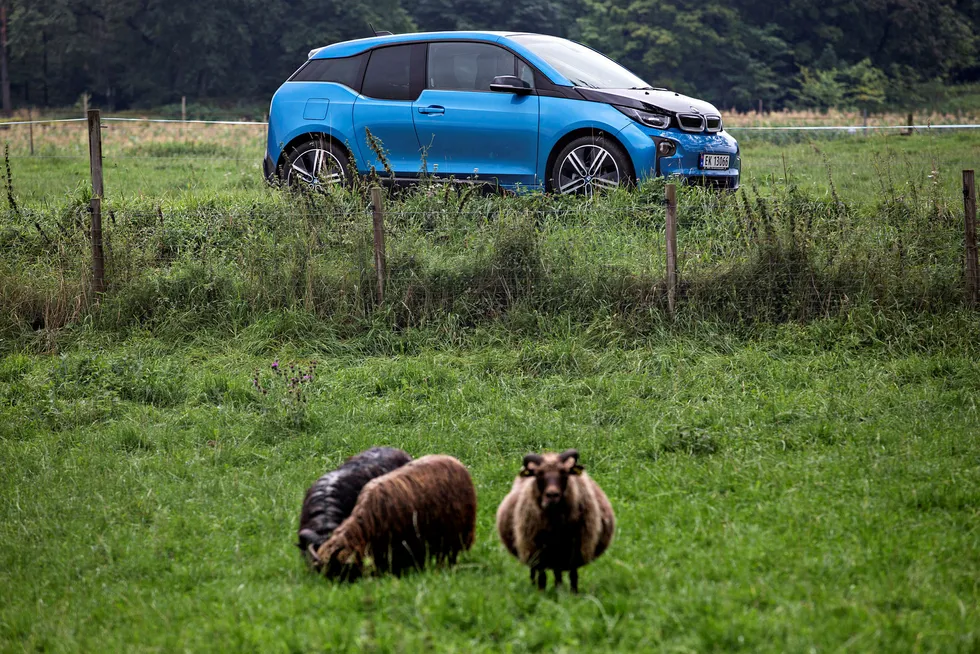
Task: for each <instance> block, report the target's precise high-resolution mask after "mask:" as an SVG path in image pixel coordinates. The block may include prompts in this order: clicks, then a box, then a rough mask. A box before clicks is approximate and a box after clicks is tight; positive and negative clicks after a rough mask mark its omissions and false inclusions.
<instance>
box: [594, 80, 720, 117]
mask: <svg viewBox="0 0 980 654" xmlns="http://www.w3.org/2000/svg"><path fill="white" fill-rule="evenodd" d="M576 90H577V91H578V92H579V93H580V94H581V95H582V96H583V97H584V98H585V99H586V100H592V101H594V102H607V103H609V104H618V105H622V106H626V107H632V108H634V109H643V110H644V111H658V110H659V111H660V112H667V113H672V114H685V113H693V114H701V115H715V116H720V115H721V112H720V111H718V109H717V108H715V106H714V105H713V104H711V103H710V102H705V101H704V100H698V99H697V98H692V97H689V96H686V95H681V94H680V93H675V92H674V91H667V90H666V89H590V88H584V87H576Z"/></svg>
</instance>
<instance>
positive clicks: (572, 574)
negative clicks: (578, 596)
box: [568, 568, 578, 593]
mask: <svg viewBox="0 0 980 654" xmlns="http://www.w3.org/2000/svg"><path fill="white" fill-rule="evenodd" d="M568 584H569V585H570V586H571V587H572V592H573V593H577V592H578V568H572V569H571V570H569V571H568Z"/></svg>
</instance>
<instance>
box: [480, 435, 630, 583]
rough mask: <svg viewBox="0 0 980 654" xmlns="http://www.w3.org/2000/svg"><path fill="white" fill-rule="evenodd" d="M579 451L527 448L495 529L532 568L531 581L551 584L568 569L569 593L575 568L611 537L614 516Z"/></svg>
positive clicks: (598, 552) (602, 549) (593, 556)
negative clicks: (531, 450) (537, 451)
mask: <svg viewBox="0 0 980 654" xmlns="http://www.w3.org/2000/svg"><path fill="white" fill-rule="evenodd" d="M578 456H579V455H578V451H576V450H565V451H564V452H562V453H561V454H553V453H545V454H528V455H527V456H525V457H524V466H523V467H522V468H521V471H520V474H519V475H518V477H517V479H515V480H514V484H513V486H512V487H511V490H510V493H508V494H507V497H505V498H504V501H503V502H501V503H500V507H499V508H498V509H497V533H498V534H499V535H500V540H501V541H503V543H504V546H505V547H506V548H507V550H508V551H509V552H510V553H511V554H513V555H514V556H515V557H517V559H518V560H519V561H520V562H521V563H524V564H525V565H527V566H529V567H530V568H531V582H532V583H534V581H535V578H536V579H537V583H538V588H540V589H542V590H543V589H544V588H545V587H546V586H547V584H548V580H547V576H546V574H547V571H548V570H549V569H550V570H553V571H554V574H555V586H556V587H558V586H560V585H561V575H562V571H563V570H568V576H569V582H570V584H571V589H572V592H573V593H577V592H578V569H579V568H580V567H582V566H584V565H586V564H587V563H589V562H591V561H593V560H594V559H596V558H598V557H599V555H601V554H602V553H603V552H605V551H606V549H607V548H608V547H609V544H610V543H611V542H612V538H613V531H614V530H615V526H616V524H615V520H616V519H615V516H614V515H613V510H612V505H611V504H609V499H608V498H607V497H606V494H605V493H603V492H602V489H601V488H599V485H598V484H597V483H596V482H595V481H593V480H592V479H591V478H590V477H589V475H588V474H586V472H585V470H584V468H583V467H582V465H581V464H580V463H579V461H578Z"/></svg>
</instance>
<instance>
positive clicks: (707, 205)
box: [0, 125, 980, 652]
mask: <svg viewBox="0 0 980 654" xmlns="http://www.w3.org/2000/svg"><path fill="white" fill-rule="evenodd" d="M58 129H64V130H66V131H64V132H56V131H54V128H52V130H53V131H52V132H51V133H50V134H49V136H51V139H50V142H49V144H48V145H47V146H45V147H47V148H48V149H47V150H43V149H41V148H40V147H39V148H38V152H39V154H41V155H44V156H36V157H34V158H30V157H28V156H26V155H25V154H24V152H23V150H22V149H21V148H22V147H23V143H22V142H17V143H14V142H12V143H11V155H12V156H11V166H12V170H11V174H12V179H13V185H12V195H13V197H14V202H15V204H16V205H17V209H14V208H13V207H10V206H8V207H7V209H6V211H5V212H4V223H3V225H2V228H0V470H2V474H0V498H2V501H0V651H41V650H44V651H92V650H98V651H103V650H105V651H119V650H126V651H130V650H134V651H174V650H188V651H295V652H300V651H304V652H305V651H378V652H416V651H419V650H421V649H423V648H425V649H428V650H432V651H457V652H480V651H487V652H491V651H512V652H525V651H560V652H572V651H596V652H603V651H610V652H612V651H633V652H645V651H671V652H694V651H697V652H705V651H745V652H784V651H793V652H796V651H800V652H804V651H805V652H810V651H815V652H857V651H868V652H884V651H887V652H892V651H932V652H977V651H980V530H978V527H977V526H978V525H980V520H978V518H980V415H978V407H977V404H978V398H980V363H978V361H980V341H978V340H977V334H980V313H977V312H976V311H973V310H967V309H964V308H962V306H961V298H962V279H961V272H960V271H961V266H962V198H961V196H960V194H959V189H958V182H959V170H960V169H961V168H964V167H975V166H974V164H975V163H976V162H978V160H980V140H978V137H977V136H973V133H972V132H964V133H958V134H948V135H941V136H937V135H932V134H921V135H916V136H912V137H899V136H895V137H891V136H889V137H868V138H860V137H859V138H854V137H846V138H835V139H821V140H817V141H812V142H790V141H785V140H784V142H780V141H779V140H764V139H752V138H749V139H746V140H745V141H744V148H743V159H744V161H745V174H746V185H745V188H744V190H743V191H742V192H740V193H738V194H735V195H731V196H729V195H722V196H718V195H715V194H711V193H703V192H701V191H698V190H696V189H682V191H681V193H680V215H681V227H680V233H679V242H680V248H681V265H682V281H683V286H682V293H681V298H680V306H679V309H678V313H677V316H676V317H675V318H674V319H671V318H670V317H669V316H668V315H667V314H666V305H665V300H664V286H663V263H664V242H663V234H662V232H663V206H662V204H661V201H660V200H661V198H662V196H663V195H662V194H663V189H662V186H661V185H659V184H658V183H653V184H648V185H644V186H643V187H641V188H640V189H639V190H637V191H635V192H632V193H626V192H617V193H614V194H611V195H609V196H607V197H603V198H601V199H599V200H596V201H587V200H575V199H571V200H569V199H556V198H545V197H540V196H530V197H516V198H480V197H476V196H474V195H472V194H469V193H467V192H465V191H460V190H454V189H451V188H450V189H442V188H441V187H435V188H430V187H423V188H420V189H417V190H415V191H412V192H410V193H407V194H404V195H401V196H396V197H388V198H387V199H386V207H387V209H388V214H387V219H388V229H389V241H388V261H389V266H390V269H389V270H390V272H391V278H390V279H389V282H388V289H387V290H388V296H387V297H388V299H387V301H386V303H385V304H384V305H382V306H380V307H376V306H375V305H374V302H373V299H372V295H373V283H374V278H373V277H372V272H371V264H370V261H371V258H370V257H371V253H370V232H369V214H368V212H367V211H366V207H367V203H366V198H365V197H364V195H363V191H362V190H356V189H355V190H354V191H351V192H338V193H334V194H331V195H329V196H327V197H324V198H304V197H295V196H289V195H286V194H283V193H281V192H279V191H274V190H271V189H268V188H267V187H266V186H265V185H264V184H263V183H262V182H261V179H260V176H259V174H260V171H259V158H260V154H261V130H259V131H258V132H257V134H256V136H255V140H252V137H248V138H246V137H243V136H242V132H232V131H228V132H227V133H222V132H220V131H201V132H197V133H193V134H191V135H190V136H188V135H186V134H185V135H184V136H176V137H175V136H174V135H173V134H172V133H171V132H170V131H168V130H171V129H173V128H162V127H154V128H153V129H156V130H158V131H157V133H155V135H154V133H153V132H152V131H150V132H146V131H145V128H144V131H143V132H140V131H138V129H139V128H136V127H129V126H122V127H120V128H119V129H117V128H116V126H115V125H113V126H111V127H110V129H109V130H107V137H106V154H107V159H106V162H107V171H106V188H107V195H108V199H107V211H106V218H105V223H106V225H105V227H106V240H107V244H108V246H107V253H108V262H109V265H108V267H107V273H108V275H109V290H108V292H107V294H106V296H105V297H104V298H102V299H101V302H100V303H99V304H98V305H96V304H95V303H94V302H93V298H92V297H91V296H90V294H88V292H87V290H86V289H87V285H88V279H89V277H88V273H87V270H88V263H89V262H88V255H87V252H88V250H87V247H88V243H87V241H86V238H85V235H84V226H85V213H84V210H83V206H84V202H85V198H86V191H85V184H86V180H87V166H88V164H87V161H86V160H85V159H84V155H83V153H84V149H79V148H84V142H81V143H75V142H74V141H71V139H73V138H75V137H74V136H71V133H70V132H68V131H67V129H68V128H60V127H59V128H58ZM180 129H186V130H187V132H188V133H189V134H190V130H191V129H193V128H189V127H188V128H183V127H182V126H181V127H180ZM247 129H253V128H247ZM127 130H129V131H127ZM57 134H60V136H57V137H56V136H55V135H57ZM72 148H75V150H73V149H72ZM64 156H68V157H79V158H67V159H61V158H56V157H64ZM114 157H115V158H116V159H114ZM784 161H785V162H786V164H785V168H784ZM787 178H788V179H787ZM274 360H279V361H280V362H282V364H283V365H289V364H291V363H295V364H297V365H303V364H306V363H308V362H310V361H313V360H316V361H317V362H318V371H319V372H318V375H317V376H316V378H315V379H314V380H313V381H312V382H311V383H310V384H308V385H307V387H306V389H305V393H306V396H307V398H308V400H309V401H308V402H307V403H301V404H297V403H296V402H294V401H291V400H290V399H289V397H288V396H286V395H285V394H284V393H281V392H280V391H279V390H275V389H274V390H273V391H272V392H271V393H270V394H269V395H268V396H262V395H259V394H258V393H256V392H255V391H254V390H253V388H252V386H251V379H252V378H253V376H254V375H256V374H259V375H261V376H264V377H271V373H270V369H269V367H270V365H271V363H272V361H274ZM382 444H388V445H395V446H398V447H402V448H404V449H406V450H407V451H409V452H410V453H411V454H413V455H415V456H420V455H423V454H426V453H433V452H444V453H449V454H452V455H454V456H457V457H458V458H459V459H460V460H462V461H463V462H464V463H465V464H466V465H467V466H468V467H469V468H470V470H471V473H472V475H473V478H474V482H475V483H476V486H477V492H478V500H479V513H478V533H477V542H476V545H475V546H474V548H473V549H472V550H471V551H470V552H468V553H467V554H465V555H464V556H463V557H462V559H461V563H460V565H459V566H457V567H456V568H453V569H439V570H427V571H425V572H422V573H416V574H410V575H407V576H405V577H403V578H400V579H396V578H369V579H365V580H362V581H360V582H357V583H355V584H349V585H344V584H334V583H331V582H327V581H325V580H323V579H319V578H316V577H313V576H312V575H310V574H309V573H308V572H307V571H306V570H305V568H304V565H303V563H302V561H301V558H300V556H299V553H298V551H297V550H296V548H295V547H294V545H293V542H294V541H295V530H296V524H297V520H298V516H299V508H300V503H301V500H302V496H303V493H304V492H305V490H306V488H307V487H308V485H309V484H310V483H311V482H312V481H313V480H314V479H315V478H316V477H318V476H319V475H320V474H322V473H323V472H324V471H325V470H327V469H329V468H332V467H334V466H336V465H337V464H339V463H340V462H341V461H342V460H343V459H344V458H345V457H347V456H349V455H351V454H353V453H356V452H358V451H360V450H362V449H364V448H367V447H370V446H373V445H382ZM566 447H576V448H578V449H579V450H580V451H581V453H582V462H583V463H584V465H585V466H586V468H587V469H588V470H589V472H590V474H591V475H592V476H593V477H594V478H595V479H596V480H597V481H598V482H599V483H600V484H601V485H602V487H603V488H604V489H605V491H606V492H607V494H608V495H609V497H610V500H611V501H612V504H613V507H614V509H615V510H616V513H617V517H618V529H617V535H616V539H615V540H614V542H613V544H612V546H611V548H610V550H609V551H608V552H607V553H606V554H605V555H604V556H603V557H601V558H600V559H599V560H598V561H596V562H595V563H593V564H591V565H590V566H588V567H586V568H585V569H583V570H582V576H581V581H580V589H581V594H580V595H578V596H573V595H571V594H569V593H568V592H567V590H562V591H555V590H553V589H549V590H547V591H545V592H543V593H540V592H537V591H536V590H533V589H532V587H531V585H530V583H529V582H528V575H527V572H526V569H524V568H522V567H521V566H520V565H519V564H518V563H517V562H516V561H514V560H513V559H511V558H510V557H509V556H508V555H507V554H506V553H505V551H504V550H503V548H502V546H501V545H500V544H499V543H498V542H497V539H496V536H495V533H494V530H493V516H494V512H495V510H496V507H497V504H498V503H499V502H500V501H501V500H502V499H503V497H504V495H505V494H506V492H507V490H508V489H509V486H510V482H511V480H512V479H513V476H514V475H515V474H516V472H517V470H518V468H519V465H520V461H521V457H522V456H523V454H525V453H526V452H528V451H532V450H542V449H550V450H560V449H563V448H566Z"/></svg>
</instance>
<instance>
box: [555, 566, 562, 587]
mask: <svg viewBox="0 0 980 654" xmlns="http://www.w3.org/2000/svg"><path fill="white" fill-rule="evenodd" d="M559 586H561V570H555V588H558V587H559Z"/></svg>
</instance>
